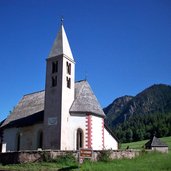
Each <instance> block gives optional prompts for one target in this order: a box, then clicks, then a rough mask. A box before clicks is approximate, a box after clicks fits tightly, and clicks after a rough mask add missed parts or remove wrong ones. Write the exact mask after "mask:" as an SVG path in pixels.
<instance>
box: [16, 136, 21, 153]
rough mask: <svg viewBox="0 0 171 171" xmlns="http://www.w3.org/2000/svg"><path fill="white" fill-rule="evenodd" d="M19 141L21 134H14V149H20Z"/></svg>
mask: <svg viewBox="0 0 171 171" xmlns="http://www.w3.org/2000/svg"><path fill="white" fill-rule="evenodd" d="M20 141H21V136H20V133H18V134H17V135H16V150H17V151H20Z"/></svg>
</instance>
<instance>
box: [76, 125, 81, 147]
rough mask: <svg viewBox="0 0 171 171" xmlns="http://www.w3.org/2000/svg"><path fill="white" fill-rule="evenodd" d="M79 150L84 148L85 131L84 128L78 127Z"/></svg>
mask: <svg viewBox="0 0 171 171" xmlns="http://www.w3.org/2000/svg"><path fill="white" fill-rule="evenodd" d="M76 141H77V150H79V149H80V148H83V131H82V129H80V128H78V129H77V140H76Z"/></svg>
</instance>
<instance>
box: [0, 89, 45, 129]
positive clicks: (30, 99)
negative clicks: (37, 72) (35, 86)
mask: <svg viewBox="0 0 171 171" xmlns="http://www.w3.org/2000/svg"><path fill="white" fill-rule="evenodd" d="M44 94H45V92H44V91H39V92H36V93H32V94H27V95H24V96H23V98H22V99H21V100H20V101H19V103H18V104H17V106H16V107H15V108H14V110H13V111H12V112H11V113H10V115H9V116H8V117H7V119H6V120H5V121H4V123H3V124H2V127H3V126H5V125H8V126H14V125H15V124H16V123H17V126H18V122H16V121H19V122H20V121H22V122H23V118H27V120H28V119H29V120H30V116H32V115H35V114H40V113H41V111H43V110H44ZM28 117H29V118H28ZM34 117H35V116H34ZM15 126H16V125H15Z"/></svg>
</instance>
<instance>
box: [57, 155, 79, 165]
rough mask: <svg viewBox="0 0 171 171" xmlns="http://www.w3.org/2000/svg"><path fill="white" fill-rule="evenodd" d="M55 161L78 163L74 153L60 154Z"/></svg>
mask: <svg viewBox="0 0 171 171" xmlns="http://www.w3.org/2000/svg"><path fill="white" fill-rule="evenodd" d="M54 162H57V163H60V164H65V165H69V164H74V163H76V158H75V157H74V156H73V154H72V153H66V154H64V155H61V156H58V157H56V158H55V159H54Z"/></svg>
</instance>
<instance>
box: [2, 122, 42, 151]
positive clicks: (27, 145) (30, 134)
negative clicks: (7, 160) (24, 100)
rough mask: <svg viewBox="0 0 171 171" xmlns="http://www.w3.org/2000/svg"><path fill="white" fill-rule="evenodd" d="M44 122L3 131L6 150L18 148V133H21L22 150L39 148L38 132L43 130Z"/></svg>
mask: <svg viewBox="0 0 171 171" xmlns="http://www.w3.org/2000/svg"><path fill="white" fill-rule="evenodd" d="M42 127H43V124H42V123H41V124H35V125H32V126H27V127H22V128H7V129H5V130H4V133H3V136H4V137H3V143H6V151H16V150H17V135H18V133H20V150H37V140H38V139H37V134H38V131H39V130H42V129H43V128H42Z"/></svg>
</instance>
